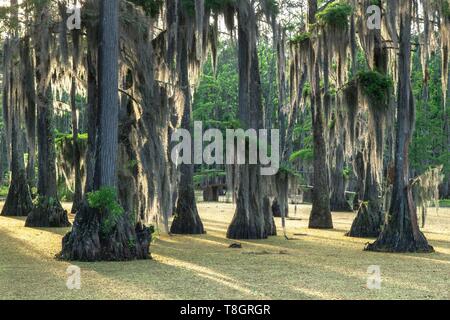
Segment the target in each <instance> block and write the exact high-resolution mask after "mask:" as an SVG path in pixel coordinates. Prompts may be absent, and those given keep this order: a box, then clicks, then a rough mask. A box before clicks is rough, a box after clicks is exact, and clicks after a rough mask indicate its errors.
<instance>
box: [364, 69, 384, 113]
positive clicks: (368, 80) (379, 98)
mask: <svg viewBox="0 0 450 320" xmlns="http://www.w3.org/2000/svg"><path fill="white" fill-rule="evenodd" d="M357 80H358V83H359V85H360V86H361V88H362V90H363V92H364V94H365V95H366V96H367V98H369V100H370V102H371V103H372V104H373V105H375V106H385V107H387V106H388V102H389V94H390V91H391V88H392V80H391V79H390V78H389V77H388V76H385V75H382V74H381V73H379V72H377V71H361V72H359V73H358V75H357Z"/></svg>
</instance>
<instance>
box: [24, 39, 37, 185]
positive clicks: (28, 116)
mask: <svg viewBox="0 0 450 320" xmlns="http://www.w3.org/2000/svg"><path fill="white" fill-rule="evenodd" d="M21 56H22V58H21V60H22V62H23V66H24V74H23V75H22V77H23V86H24V91H25V101H26V105H25V124H26V129H27V130H26V131H27V142H28V163H27V168H26V173H27V180H28V184H29V185H30V187H34V186H35V185H36V181H35V180H36V172H35V162H36V84H35V81H34V77H33V76H32V75H34V74H35V70H34V63H33V55H32V50H31V49H30V39H29V37H28V36H25V38H24V39H23V45H22V46H21Z"/></svg>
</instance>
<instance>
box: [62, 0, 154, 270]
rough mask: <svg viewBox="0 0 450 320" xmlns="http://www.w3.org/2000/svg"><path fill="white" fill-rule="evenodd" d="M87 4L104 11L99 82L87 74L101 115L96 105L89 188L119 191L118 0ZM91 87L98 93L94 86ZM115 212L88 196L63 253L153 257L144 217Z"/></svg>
mask: <svg viewBox="0 0 450 320" xmlns="http://www.w3.org/2000/svg"><path fill="white" fill-rule="evenodd" d="M89 5H90V6H92V7H91V8H90V9H92V10H98V12H100V43H101V46H100V47H99V48H98V58H99V60H98V64H99V73H98V82H97V81H95V80H94V79H92V78H90V79H89V84H90V86H93V85H94V84H95V83H98V92H99V96H98V108H97V110H98V116H96V112H94V110H93V109H91V110H90V113H89V115H90V117H91V118H90V119H89V122H90V123H95V129H96V135H95V136H96V138H95V141H92V140H91V141H90V144H89V148H90V149H89V153H92V154H94V155H95V156H94V157H95V168H94V170H93V171H92V174H93V176H92V179H91V180H90V181H88V182H87V188H89V189H90V188H91V187H92V190H90V191H93V192H97V191H102V190H115V191H116V190H117V160H118V138H119V127H118V120H119V96H118V83H119V68H118V61H119V0H102V1H101V6H100V8H98V7H97V6H96V3H95V2H90V4H89ZM92 36H93V37H95V35H92ZM91 44H92V42H91ZM92 58H93V56H92V55H91V57H90V59H91V60H90V63H93V62H94V61H93V59H92ZM92 70H94V67H93V66H92V68H91V71H92ZM92 76H94V75H93V74H90V77H92ZM90 89H93V88H92V87H90ZM90 93H91V95H92V94H94V92H92V91H90ZM94 100H96V99H95V95H94V96H91V97H90V102H94ZM90 107H91V108H92V106H90ZM116 200H117V199H116ZM112 214H113V212H111V211H110V210H109V209H107V208H103V209H98V208H96V209H94V208H91V207H90V206H89V204H88V201H87V199H84V201H83V202H82V204H81V206H80V208H79V211H78V214H77V216H76V219H75V222H74V226H73V228H72V231H71V232H69V233H68V234H66V235H65V237H64V238H63V242H62V251H61V253H60V254H59V257H60V258H61V259H64V260H79V261H100V260H108V261H122V260H132V259H147V258H149V257H150V256H149V247H150V241H151V230H150V229H149V228H147V227H145V226H143V225H142V224H141V223H138V224H136V225H133V221H134V218H135V217H133V214H134V213H133V212H123V213H121V214H120V215H118V216H115V217H112V216H111V215H112ZM111 219H113V220H111ZM110 221H114V224H113V225H112V226H111V227H110V228H108V229H105V228H104V227H105V225H106V224H107V223H108V222H110Z"/></svg>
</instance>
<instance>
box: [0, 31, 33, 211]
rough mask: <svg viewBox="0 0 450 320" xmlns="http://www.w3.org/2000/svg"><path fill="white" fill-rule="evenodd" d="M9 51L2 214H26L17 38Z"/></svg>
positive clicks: (27, 199) (27, 193) (28, 197)
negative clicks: (7, 178)
mask: <svg viewBox="0 0 450 320" xmlns="http://www.w3.org/2000/svg"><path fill="white" fill-rule="evenodd" d="M13 41H14V44H13V45H12V47H11V51H10V52H9V53H8V54H9V58H10V59H8V61H7V62H8V63H10V64H9V65H8V66H4V67H5V70H8V71H9V72H8V74H7V77H9V81H8V87H7V90H6V92H4V94H6V96H7V100H9V103H8V104H9V111H8V112H9V117H10V120H11V122H10V123H11V184H10V186H9V190H8V196H7V198H6V201H5V204H4V206H3V209H2V212H1V215H2V216H27V215H28V214H29V213H30V211H31V210H32V208H33V203H32V201H31V194H30V189H29V186H28V183H27V177H26V172H25V167H24V160H23V147H22V139H21V138H22V137H21V136H20V132H21V131H20V119H21V118H20V111H19V110H20V105H19V104H20V101H21V100H22V99H21V98H22V97H20V96H19V92H20V90H19V83H18V79H19V78H20V77H19V70H18V67H17V64H15V63H13V62H14V60H15V59H18V45H19V43H18V40H17V39H14V40H13Z"/></svg>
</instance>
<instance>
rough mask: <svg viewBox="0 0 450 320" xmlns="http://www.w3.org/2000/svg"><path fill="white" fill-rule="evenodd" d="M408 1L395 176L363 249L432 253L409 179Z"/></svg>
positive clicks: (403, 7)
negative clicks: (384, 212) (381, 221)
mask: <svg viewBox="0 0 450 320" xmlns="http://www.w3.org/2000/svg"><path fill="white" fill-rule="evenodd" d="M411 8H412V5H411V1H406V0H404V1H401V2H400V52H399V62H398V71H399V72H398V118H397V137H396V151H395V177H394V185H393V192H392V200H391V207H390V210H389V215H388V219H387V223H386V225H385V227H384V228H383V231H382V232H381V233H380V235H379V237H378V239H377V240H376V241H375V242H374V243H372V244H369V245H368V246H367V247H366V250H369V251H383V252H432V251H434V250H433V247H431V246H430V245H429V244H428V241H427V239H426V238H425V235H424V234H423V233H422V232H421V231H420V229H419V225H418V221H417V220H418V219H417V211H416V210H417V208H416V206H415V204H414V200H413V196H412V190H411V189H412V186H411V183H410V181H409V144H410V142H411V137H412V133H413V125H414V120H415V105H414V97H413V94H412V88H411Z"/></svg>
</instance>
